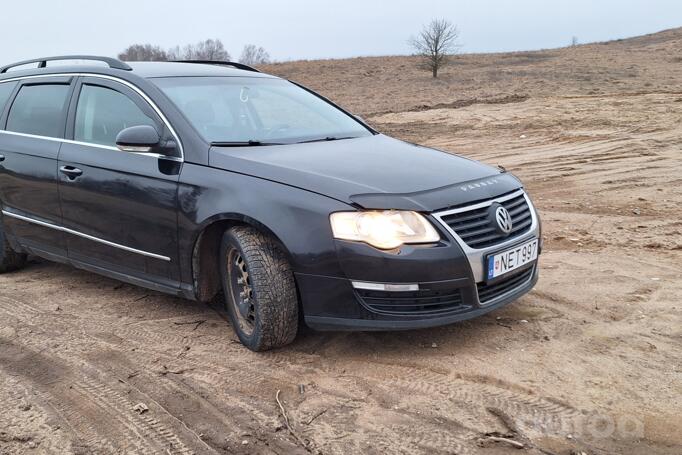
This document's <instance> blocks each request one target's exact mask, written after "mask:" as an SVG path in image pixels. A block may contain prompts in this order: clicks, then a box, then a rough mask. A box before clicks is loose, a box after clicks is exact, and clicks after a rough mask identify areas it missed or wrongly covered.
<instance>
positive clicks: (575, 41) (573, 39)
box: [571, 36, 578, 47]
mask: <svg viewBox="0 0 682 455" xmlns="http://www.w3.org/2000/svg"><path fill="white" fill-rule="evenodd" d="M577 45H578V37H577V36H574V37H573V38H571V47H575V46H577Z"/></svg>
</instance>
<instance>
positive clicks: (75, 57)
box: [0, 55, 133, 74]
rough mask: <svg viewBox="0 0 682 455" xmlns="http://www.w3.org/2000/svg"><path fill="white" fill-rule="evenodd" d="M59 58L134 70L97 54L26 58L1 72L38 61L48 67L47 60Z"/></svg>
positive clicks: (40, 64)
mask: <svg viewBox="0 0 682 455" xmlns="http://www.w3.org/2000/svg"><path fill="white" fill-rule="evenodd" d="M58 60H93V61H97V62H104V63H106V64H107V65H109V68H114V69H119V70H125V71H132V70H133V69H132V68H131V67H130V66H129V65H126V64H125V63H123V62H122V61H120V60H118V59H115V58H111V57H98V56H95V55H61V56H58V57H44V58H36V59H33V60H24V61H23V62H17V63H12V64H11V65H7V66H3V67H2V68H0V74H2V73H6V72H7V70H9V69H11V68H14V67H17V66H23V65H29V64H31V63H37V64H38V68H45V67H47V62H52V61H58Z"/></svg>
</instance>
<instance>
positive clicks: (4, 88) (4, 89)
mask: <svg viewBox="0 0 682 455" xmlns="http://www.w3.org/2000/svg"><path fill="white" fill-rule="evenodd" d="M16 85H17V83H16V82H5V83H4V84H0V115H1V114H2V111H4V110H5V104H7V100H9V96H10V95H11V94H12V90H14V87H16Z"/></svg>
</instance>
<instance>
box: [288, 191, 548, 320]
mask: <svg viewBox="0 0 682 455" xmlns="http://www.w3.org/2000/svg"><path fill="white" fill-rule="evenodd" d="M521 193H523V192H522V191H521V190H519V191H518V192H515V193H514V194H512V195H511V196H510V195H505V196H501V197H500V198H498V199H493V200H490V201H486V202H482V203H477V204H475V205H472V206H470V207H473V209H474V210H479V211H480V210H481V206H483V208H485V207H486V204H490V205H491V204H492V203H497V202H500V201H502V202H504V201H505V200H509V199H510V197H512V196H513V197H515V198H518V197H520V196H519V194H521ZM523 195H524V197H525V198H526V200H527V202H528V206H529V207H530V212H531V214H532V223H531V225H530V227H529V228H528V230H527V231H525V232H523V233H522V234H521V235H516V236H514V237H513V238H512V237H510V238H508V239H504V240H502V241H500V242H499V243H496V244H493V245H488V246H485V247H482V248H478V249H473V248H471V247H470V246H469V245H468V244H467V243H465V242H464V241H463V240H462V239H461V238H460V237H459V236H458V235H457V233H456V232H455V230H453V229H452V228H451V227H450V226H449V225H448V224H447V223H446V222H445V221H444V220H443V217H446V216H449V215H450V214H452V213H458V212H463V211H466V210H468V208H466V207H465V208H458V209H453V210H450V211H447V212H440V213H435V214H433V215H431V218H432V220H433V221H434V225H436V226H437V227H438V228H439V230H440V231H441V234H442V239H443V240H442V241H441V242H439V243H438V244H436V245H424V246H417V245H413V246H411V245H405V246H403V247H401V248H400V249H399V250H397V251H380V250H377V249H375V248H372V247H370V246H369V245H366V244H362V243H356V242H346V241H336V253H337V257H338V260H339V264H340V266H341V269H342V271H343V274H344V276H342V277H330V276H322V275H313V274H304V273H297V274H296V281H297V285H298V290H299V294H300V296H301V301H302V304H303V311H304V315H305V322H306V324H307V325H308V326H310V327H312V328H314V329H318V330H368V331H369V330H401V329H418V328H426V327H435V326H440V325H445V324H450V323H453V322H457V321H462V320H466V319H471V318H475V317H478V316H480V315H483V314H485V313H488V312H490V311H493V310H495V309H497V308H500V307H502V306H504V305H506V304H508V303H510V302H512V301H514V300H516V299H518V298H519V297H520V296H522V295H523V294H525V293H527V292H528V291H530V290H531V289H532V288H533V286H534V285H535V283H536V282H537V280H538V261H535V262H534V263H532V264H528V265H527V266H525V267H523V268H520V269H518V270H516V271H514V272H513V273H511V274H510V275H508V276H505V277H502V278H499V279H496V280H494V281H493V282H490V283H486V282H485V280H484V278H483V277H484V274H485V265H484V262H485V259H486V257H487V255H489V254H492V253H497V252H499V251H504V250H506V249H508V248H510V247H513V246H514V245H516V244H521V243H523V242H526V241H528V240H531V239H534V238H540V220H539V218H538V216H537V213H536V211H535V208H534V207H533V206H532V203H531V201H530V199H528V198H527V196H525V193H523ZM472 213H473V212H472ZM541 246H542V242H541V243H540V248H539V252H540V250H541ZM354 282H363V283H364V284H365V285H370V286H366V287H365V288H362V287H359V286H358V285H357V283H356V284H355V285H354V284H353V283H354ZM374 284H376V285H378V286H377V287H379V288H380V289H376V288H374V289H370V288H372V285H374ZM381 284H388V285H389V287H387V288H385V289H384V288H381ZM393 285H398V286H399V287H400V289H396V287H395V286H393Z"/></svg>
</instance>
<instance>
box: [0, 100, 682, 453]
mask: <svg viewBox="0 0 682 455" xmlns="http://www.w3.org/2000/svg"><path fill="white" fill-rule="evenodd" d="M517 101H518V102H511V103H505V104H472V105H470V106H466V107H460V108H457V109H452V108H450V109H425V110H420V111H405V112H400V113H393V114H380V115H375V116H372V117H370V118H369V120H370V122H371V123H372V124H374V125H375V126H377V127H378V128H379V129H380V130H382V131H385V132H387V133H390V134H395V135H397V136H399V137H402V138H405V139H408V140H413V141H419V142H422V143H426V144H427V145H431V146H435V147H439V148H443V149H446V150H448V151H452V152H457V153H461V154H464V155H467V156H470V157H472V158H475V159H481V160H483V161H486V162H489V163H494V164H501V165H503V166H505V167H507V168H508V169H509V170H510V171H512V172H514V173H516V174H517V175H519V176H520V177H521V178H522V179H523V180H524V181H525V182H526V183H527V185H528V189H529V191H530V193H531V194H532V196H533V197H534V200H535V201H536V204H537V206H538V207H539V209H540V211H541V215H542V218H543V222H544V225H543V236H544V237H545V250H544V254H543V256H542V258H541V266H542V268H541V279H540V282H539V284H538V286H537V287H536V289H535V290H534V291H533V292H531V293H530V294H529V295H527V296H526V297H524V298H522V299H521V300H519V301H518V302H516V303H515V304H512V305H510V306H508V307H506V308H504V309H502V310H499V311H496V312H494V313H492V314H490V315H487V316H485V317H482V318H479V319H476V320H473V321H470V322H466V323H461V324H456V325H452V326H448V327H443V328H438V329H430V330H422V331H413V332H403V333H364V334H362V333H358V334H345V333H331V334H330V333H309V334H306V335H304V336H303V337H301V338H299V339H298V340H297V341H296V342H295V343H294V344H293V345H292V346H290V347H288V348H286V349H283V350H280V351H277V352H271V353H264V354H255V353H252V352H249V351H247V350H246V349H244V348H243V347H241V345H240V344H239V343H238V342H237V340H236V337H235V336H234V335H233V333H232V330H231V328H230V326H229V324H228V322H226V320H225V317H224V315H223V313H222V312H221V311H219V310H218V305H214V306H203V305H197V304H194V303H191V302H186V301H182V300H178V299H174V298H171V297H167V296H164V295H161V294H157V293H154V292H150V291H147V290H144V289H141V288H136V287H133V286H129V285H124V284H120V283H118V282H115V281H111V280H108V279H105V278H101V277H99V276H96V275H93V274H90V273H86V272H82V271H77V270H73V269H70V268H67V267H63V266H59V265H54V264H50V263H44V262H35V263H32V264H31V265H30V267H28V268H27V269H26V270H23V271H20V272H16V273H12V274H8V275H2V276H0V406H1V410H2V412H0V453H2V454H5V453H7V454H15V453H78V454H90V453H144V454H147V453H161V454H168V453H170V454H189V453H198V454H204V453H206V454H211V453H308V452H313V453H315V452H318V451H319V452H321V453H325V454H326V453H331V454H346V453H458V454H479V453H480V454H503V453H529V454H570V453H578V454H579V453H583V452H584V453H587V454H612V453H613V454H615V453H623V454H626V453H627V454H646V455H649V454H671V455H672V454H679V453H681V452H682V432H681V431H680V430H682V417H681V416H680V409H682V349H681V348H682V303H680V301H681V298H682V279H680V272H682V265H681V264H682V216H681V215H682V209H681V207H682V177H680V172H681V171H682V164H681V161H680V157H681V155H680V144H681V143H682V122H681V121H680V120H682V93H680V94H674V93H665V92H655V91H652V92H649V93H631V94H627V93H617V94H613V95H610V94H609V93H602V94H597V95H584V96H542V97H540V96H531V97H529V98H528V99H525V100H523V101H521V100H517ZM278 390H279V391H281V393H280V399H281V403H282V406H283V408H284V410H285V412H286V413H287V415H288V418H289V420H290V423H291V426H292V429H293V433H294V434H292V433H291V432H289V431H288V430H287V428H286V426H285V425H284V420H283V418H282V415H281V409H280V407H279V405H278V403H277V401H276V394H277V391H278ZM138 404H142V406H138V407H137V408H136V405H138ZM136 409H137V410H136ZM519 445H523V447H524V448H523V449H522V450H519V449H518V448H516V447H517V446H519Z"/></svg>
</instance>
